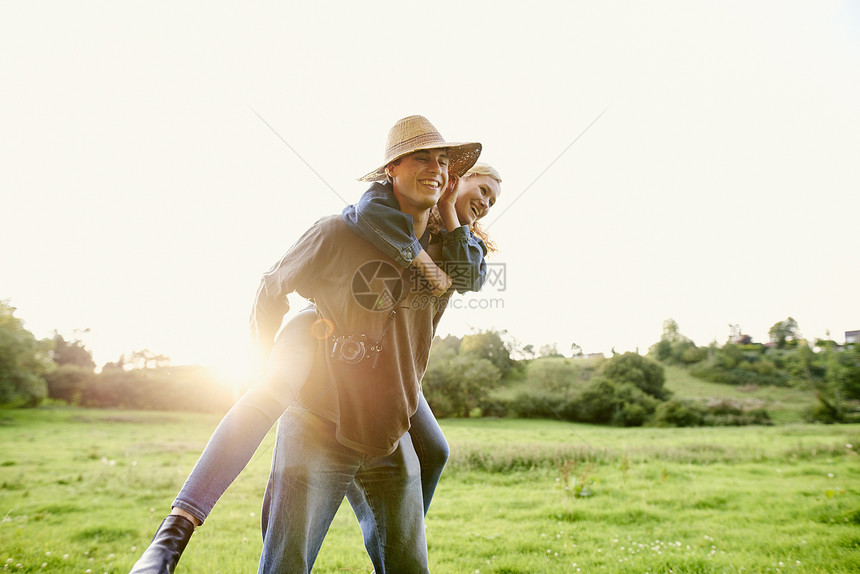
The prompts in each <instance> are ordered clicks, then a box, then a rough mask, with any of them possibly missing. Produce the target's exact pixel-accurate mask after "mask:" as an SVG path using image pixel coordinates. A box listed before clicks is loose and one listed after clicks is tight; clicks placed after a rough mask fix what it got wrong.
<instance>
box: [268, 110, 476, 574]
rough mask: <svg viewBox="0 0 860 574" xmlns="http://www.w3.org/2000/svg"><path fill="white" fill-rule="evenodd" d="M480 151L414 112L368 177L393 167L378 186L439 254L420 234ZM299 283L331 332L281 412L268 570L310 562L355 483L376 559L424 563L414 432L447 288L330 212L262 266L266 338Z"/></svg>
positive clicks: (399, 567) (378, 563) (405, 565)
mask: <svg viewBox="0 0 860 574" xmlns="http://www.w3.org/2000/svg"><path fill="white" fill-rule="evenodd" d="M480 150H481V146H480V144H478V143H465V144H454V143H450V142H446V141H445V139H444V138H442V136H441V135H440V134H439V132H438V131H437V130H436V129H435V128H434V127H433V126H432V124H430V122H429V121H427V120H426V119H425V118H423V117H421V116H410V117H408V118H404V119H402V120H400V121H399V122H397V124H395V126H394V127H393V128H392V129H391V131H390V132H389V136H388V141H387V146H386V151H385V155H384V163H383V164H382V166H380V167H379V168H378V169H376V170H374V171H372V172H370V173H369V174H367V175H366V176H364V177H363V178H361V179H362V180H364V181H378V180H379V179H380V178H386V179H387V181H386V182H385V183H381V184H380V183H377V184H374V185H379V186H390V191H391V192H392V193H393V196H394V197H395V198H396V200H397V203H398V206H399V210H400V211H399V212H400V213H402V214H403V215H405V216H407V219H408V218H411V223H412V228H413V230H414V236H415V237H416V238H421V240H420V241H419V243H420V246H419V247H420V248H421V249H425V248H426V249H427V252H428V254H429V255H430V256H431V257H435V258H436V259H439V257H440V254H439V249H441V247H440V246H439V245H431V244H428V243H427V235H428V234H427V233H425V231H426V229H427V223H428V218H429V215H430V209H431V208H432V207H433V206H434V205H436V204H437V202H438V201H439V198H440V196H441V195H442V193H443V192H444V191H445V190H446V188H447V186H448V179H449V174H450V175H451V176H453V177H460V176H461V175H463V174H464V173H465V172H466V171H467V170H468V169H469V168H470V167H471V166H472V165H473V164H474V163H475V160H476V159H477V158H478V156H479V154H480ZM479 204H480V201H479V200H477V199H476V207H475V209H480V207H479ZM452 206H453V204H452ZM452 210H453V207H452ZM416 275H417V276H416ZM293 291H296V292H298V293H299V294H300V295H302V296H303V297H306V298H308V299H312V300H313V302H314V304H315V306H316V310H317V314H318V317H319V319H318V320H319V321H320V322H324V323H325V324H326V327H327V328H326V329H325V331H326V332H329V331H330V332H331V333H332V334H331V336H329V337H326V338H325V339H323V340H320V341H319V342H318V350H317V353H316V355H315V356H316V359H315V362H314V367H313V370H312V372H311V375H310V377H309V378H308V380H307V382H306V383H305V384H304V385H303V386H302V388H301V390H300V391H299V394H298V398H297V400H296V402H295V403H294V404H293V405H292V406H290V407H289V408H288V409H287V411H286V413H285V414H284V415H283V417H282V418H281V420H280V423H279V425H278V443H277V446H276V448H275V452H274V458H273V462H272V472H271V475H270V478H269V484H268V487H267V489H266V495H265V500H264V503H263V539H264V546H263V552H262V556H261V558H260V566H259V572H262V573H274V572H278V573H283V572H301V573H302V574H306V573H307V572H309V571H310V570H311V568H312V567H313V564H314V560H315V559H316V556H317V553H318V551H319V548H320V546H321V544H322V541H323V538H324V537H325V534H326V532H327V531H328V527H329V525H330V523H331V520H332V519H333V518H334V515H335V513H336V512H337V509H338V508H339V507H340V504H341V502H342V501H343V499H344V497H345V496H346V494H347V492H348V489H350V488H357V489H358V491H359V493H360V497H359V498H360V499H361V503H360V504H356V503H354V504H353V506H354V509H355V511H356V515H357V516H358V519H359V522H360V524H361V526H362V530H363V531H364V533H365V539H366V540H367V539H368V538H373V539H374V544H373V545H372V546H371V545H368V551H369V553H370V554H371V559H372V561H373V564H374V567H375V568H376V572H377V573H378V574H383V573H384V572H388V573H391V572H396V573H405V574H408V573H413V572H414V573H424V572H427V544H426V539H425V535H424V503H423V499H422V491H421V481H420V468H419V464H418V459H417V456H416V454H415V450H414V447H413V445H412V442H411V439H410V435H409V433H408V432H407V431H408V430H409V418H410V416H412V414H413V413H414V412H415V410H416V408H417V405H418V400H419V394H420V380H421V377H422V376H423V374H424V370H425V368H426V366H427V359H428V357H429V351H430V344H431V342H432V339H433V334H434V332H435V329H436V325H437V324H438V321H439V318H440V317H441V314H442V311H443V310H444V308H445V304H446V302H447V298H448V297H449V296H450V290H448V291H447V292H446V293H444V294H441V295H438V296H437V295H434V292H435V290H434V289H433V287H432V286H431V285H430V284H429V283H428V282H427V281H424V280H423V279H422V277H421V276H420V273H418V271H416V269H415V268H414V267H407V268H405V269H403V266H402V265H400V264H399V262H398V261H396V260H395V259H392V258H390V257H388V256H386V255H384V254H383V253H382V252H381V251H380V250H379V248H377V247H375V246H374V245H373V244H372V243H370V242H369V241H367V240H365V239H363V238H362V237H361V236H359V235H357V234H356V233H355V232H354V231H353V230H352V229H350V227H349V226H348V225H347V224H346V223H345V222H344V218H343V217H341V216H331V217H326V218H323V219H321V220H320V221H318V222H317V223H316V224H315V225H314V226H313V227H312V228H311V229H310V230H308V231H307V232H306V233H305V234H304V235H303V236H302V237H301V238H300V239H299V241H298V242H297V243H296V244H295V245H294V246H293V247H292V248H291V249H290V251H289V252H288V253H287V254H286V255H285V256H284V257H283V258H282V259H281V260H280V261H279V262H278V263H277V264H276V265H275V266H274V267H273V268H272V269H271V270H270V271H269V272H268V273H266V274H265V275H264V277H263V280H262V282H261V284H260V288H259V290H258V294H257V300H256V303H255V307H254V311H253V314H252V327H253V328H254V329H255V330H256V333H257V338H258V340H259V341H260V342H261V343H262V344H263V345H266V346H269V347H270V346H271V344H272V341H273V340H274V336H275V333H276V331H277V330H278V328H279V326H280V323H281V319H282V317H283V315H284V314H285V313H286V311H287V310H288V309H289V306H288V304H287V300H286V295H287V294H288V293H290V292H293ZM376 291H379V292H378V293H377V292H376ZM368 302H370V303H368ZM354 496H355V494H354V493H353V494H351V500H354Z"/></svg>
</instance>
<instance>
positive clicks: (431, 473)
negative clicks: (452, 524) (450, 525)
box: [409, 394, 451, 516]
mask: <svg viewBox="0 0 860 574" xmlns="http://www.w3.org/2000/svg"><path fill="white" fill-rule="evenodd" d="M409 422H410V427H409V436H410V437H412V445H413V446H414V447H415V453H416V454H417V455H418V461H419V463H420V464H421V492H422V494H423V496H424V516H427V510H428V509H429V508H430V501H432V500H433V493H434V492H436V485H437V484H439V478H440V477H441V476H442V470H443V469H444V468H445V463H446V462H448V455H449V454H450V452H451V451H450V449H449V448H448V441H446V440H445V435H444V434H442V428H441V427H440V426H439V423H438V422H437V421H436V417H435V416H434V415H433V411H431V410H430V405H428V404H427V399H425V398H424V395H423V394H422V395H419V397H418V410H416V411H415V414H414V415H412V418H411V419H409Z"/></svg>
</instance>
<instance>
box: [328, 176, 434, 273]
mask: <svg viewBox="0 0 860 574" xmlns="http://www.w3.org/2000/svg"><path fill="white" fill-rule="evenodd" d="M342 215H343V220H344V222H345V223H346V224H347V226H348V227H349V228H350V229H352V230H353V231H355V232H356V233H358V234H359V235H361V236H362V237H364V238H365V239H366V240H368V241H369V242H370V243H372V244H373V245H374V247H376V248H377V249H379V250H380V251H382V252H383V253H384V254H385V255H387V256H388V257H391V258H392V259H394V260H395V261H396V262H397V263H398V264H399V265H401V266H402V267H404V268H406V267H409V266H410V265H411V264H412V261H413V260H414V259H415V257H416V256H417V255H418V253H419V252H420V251H421V249H422V247H421V243H419V242H418V238H416V237H415V229H414V227H413V225H412V217H411V216H409V215H406V214H405V213H403V212H402V211H400V205H399V204H398V203H397V199H396V198H395V197H394V193H393V192H392V191H391V186H390V185H383V184H374V185H373V186H371V188H370V189H368V190H367V191H365V192H364V194H363V195H362V196H361V198H360V199H359V200H358V202H357V203H356V204H355V205H347V206H346V207H345V208H344V210H343V214H342Z"/></svg>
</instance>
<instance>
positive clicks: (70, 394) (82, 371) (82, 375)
mask: <svg viewBox="0 0 860 574" xmlns="http://www.w3.org/2000/svg"><path fill="white" fill-rule="evenodd" d="M95 379H96V375H95V373H93V371H92V369H90V368H87V367H81V366H79V365H74V364H63V365H60V366H58V367H57V369H56V370H55V371H54V372H52V373H48V374H47V375H45V381H47V383H48V397H50V398H52V399H57V400H60V401H64V402H66V403H68V404H70V405H80V404H82V401H83V398H84V396H85V394H86V393H87V391H88V389H89V388H90V387H92V386H93V384H94V383H95Z"/></svg>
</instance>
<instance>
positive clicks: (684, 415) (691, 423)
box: [651, 399, 705, 427]
mask: <svg viewBox="0 0 860 574" xmlns="http://www.w3.org/2000/svg"><path fill="white" fill-rule="evenodd" d="M704 415H705V412H704V410H703V409H702V408H701V407H700V406H698V405H697V404H695V403H693V402H692V401H684V400H678V399H672V400H669V401H666V402H664V403H660V404H659V405H657V409H656V410H655V412H654V418H653V419H652V420H651V424H652V425H653V426H657V427H695V426H700V425H701V424H702V419H703V418H704Z"/></svg>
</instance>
